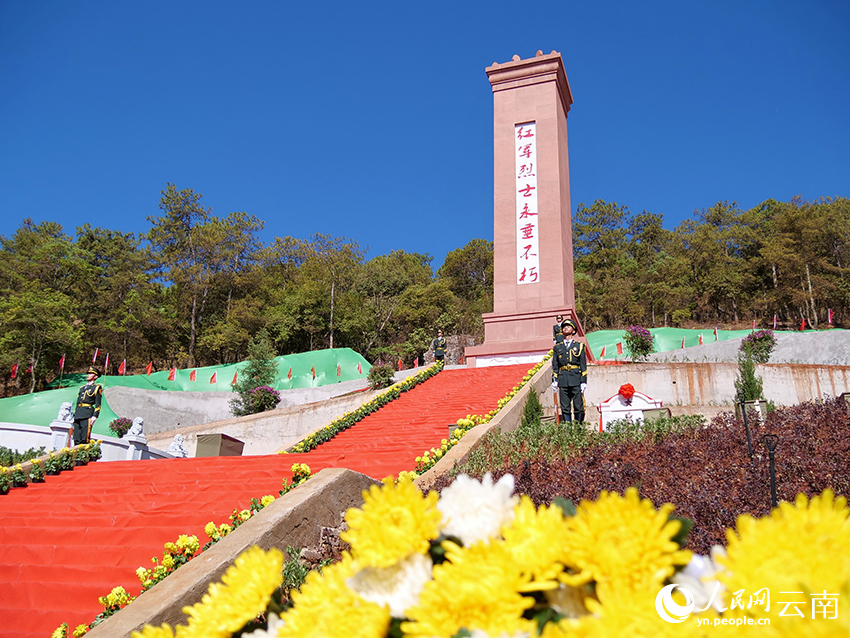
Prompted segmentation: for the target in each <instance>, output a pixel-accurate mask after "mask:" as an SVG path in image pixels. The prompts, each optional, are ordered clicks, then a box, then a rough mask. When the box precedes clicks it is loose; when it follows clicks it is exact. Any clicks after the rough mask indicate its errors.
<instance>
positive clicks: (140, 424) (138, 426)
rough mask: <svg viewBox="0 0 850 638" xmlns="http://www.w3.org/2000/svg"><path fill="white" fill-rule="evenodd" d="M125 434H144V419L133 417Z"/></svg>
mask: <svg viewBox="0 0 850 638" xmlns="http://www.w3.org/2000/svg"><path fill="white" fill-rule="evenodd" d="M127 434H132V435H133V436H144V434H145V420H144V419H143V418H142V417H140V416H137V417H136V418H135V419H133V425H131V426H130V430H129V431H128V432H127Z"/></svg>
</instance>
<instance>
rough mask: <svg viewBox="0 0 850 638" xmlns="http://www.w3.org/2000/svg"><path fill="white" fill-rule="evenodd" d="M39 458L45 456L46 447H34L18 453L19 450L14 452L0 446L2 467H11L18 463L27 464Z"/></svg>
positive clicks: (0, 463)
mask: <svg viewBox="0 0 850 638" xmlns="http://www.w3.org/2000/svg"><path fill="white" fill-rule="evenodd" d="M39 456H44V447H40V448H34V447H33V448H30V449H29V450H27V451H26V452H18V451H17V450H12V449H10V448H7V447H3V446H2V445H0V465H2V466H3V467H11V466H12V465H16V464H18V463H25V462H26V461H29V460H32V459H37V458H38V457H39Z"/></svg>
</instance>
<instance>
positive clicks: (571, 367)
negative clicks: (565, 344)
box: [560, 365, 581, 370]
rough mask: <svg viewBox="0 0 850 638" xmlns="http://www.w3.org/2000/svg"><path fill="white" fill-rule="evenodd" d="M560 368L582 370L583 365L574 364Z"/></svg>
mask: <svg viewBox="0 0 850 638" xmlns="http://www.w3.org/2000/svg"><path fill="white" fill-rule="evenodd" d="M560 369H561V370H581V366H573V365H569V366H561V368H560Z"/></svg>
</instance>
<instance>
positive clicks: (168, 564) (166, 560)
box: [162, 554, 174, 569]
mask: <svg viewBox="0 0 850 638" xmlns="http://www.w3.org/2000/svg"><path fill="white" fill-rule="evenodd" d="M162 566H163V567H164V568H166V569H171V568H172V567H174V557H173V556H171V554H166V555H165V556H163V557H162Z"/></svg>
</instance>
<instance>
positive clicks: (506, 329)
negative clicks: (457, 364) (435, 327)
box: [464, 308, 593, 368]
mask: <svg viewBox="0 0 850 638" xmlns="http://www.w3.org/2000/svg"><path fill="white" fill-rule="evenodd" d="M558 315H562V316H563V317H564V318H565V319H572V320H573V321H575V322H576V325H577V326H578V335H577V338H578V340H579V341H584V342H585V345H587V342H586V340H585V338H584V330H582V328H581V324H580V323H579V321H578V317H576V314H575V311H574V310H573V309H572V308H562V309H554V310H546V311H535V312H518V313H510V314H497V313H495V312H491V313H487V314H485V315H483V316H482V319H484V343H483V344H481V345H480V346H471V347H469V348H466V350H465V352H464V357H465V359H466V365H467V366H468V367H470V368H483V367H486V366H497V365H502V366H504V365H513V364H515V363H530V364H534V363H537V362H539V361H540V360H541V359H543V357H544V356H545V355H546V353H547V352H549V351H550V350H551V349H552V346H553V345H554V335H553V332H552V327H553V326H554V325H555V317H557V316H558ZM587 360H588V361H592V360H593V355H592V353H591V352H590V350H588V356H587Z"/></svg>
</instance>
